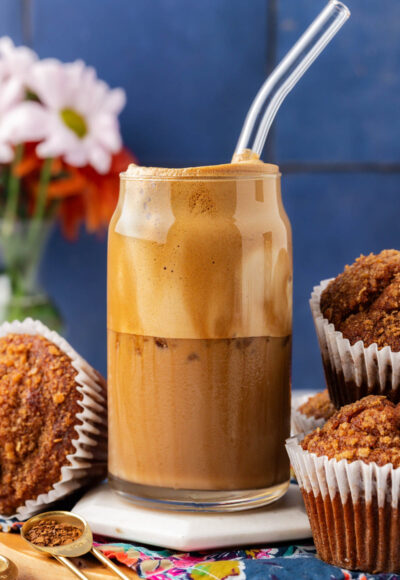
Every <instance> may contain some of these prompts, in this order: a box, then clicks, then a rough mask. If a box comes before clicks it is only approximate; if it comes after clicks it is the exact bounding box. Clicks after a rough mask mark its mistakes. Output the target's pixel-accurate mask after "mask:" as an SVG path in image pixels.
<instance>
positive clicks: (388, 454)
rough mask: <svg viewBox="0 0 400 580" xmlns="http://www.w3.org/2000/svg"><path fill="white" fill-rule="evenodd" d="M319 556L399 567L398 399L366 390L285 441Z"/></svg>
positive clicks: (377, 567) (366, 567)
mask: <svg viewBox="0 0 400 580" xmlns="http://www.w3.org/2000/svg"><path fill="white" fill-rule="evenodd" d="M286 448H287V451H288V454H289V457H290V461H291V464H292V466H293V468H294V471H295V473H296V477H297V480H298V482H299V485H300V488H301V491H302V495H303V499H304V503H305V505H306V510H307V514H308V517H309V520H310V525H311V529H312V533H313V538H314V542H315V546H316V548H317V552H318V555H319V557H320V558H321V559H322V560H324V561H325V562H328V563H330V564H333V565H335V566H340V567H343V568H350V569H355V570H363V571H365V572H371V573H377V572H399V571H400V543H399V541H398V536H399V532H400V513H399V508H400V505H399V496H400V405H395V404H394V403H392V402H391V401H389V400H388V399H387V398H386V397H384V396H377V395H370V396H368V397H365V398H363V399H361V400H360V401H356V402H355V403H350V404H349V405H346V406H345V407H343V408H342V409H341V410H340V411H337V412H336V413H335V414H334V415H333V416H332V417H331V418H330V419H329V420H328V421H327V422H326V423H325V425H324V427H322V428H317V429H316V430H315V431H313V432H312V433H310V434H308V435H307V436H306V437H305V438H304V439H303V440H300V439H299V438H297V437H292V438H291V439H288V441H287V442H286Z"/></svg>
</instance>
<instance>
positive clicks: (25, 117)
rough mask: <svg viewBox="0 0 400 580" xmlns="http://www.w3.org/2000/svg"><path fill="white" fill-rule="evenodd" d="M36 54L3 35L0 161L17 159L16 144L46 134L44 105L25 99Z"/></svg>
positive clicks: (0, 89)
mask: <svg viewBox="0 0 400 580" xmlns="http://www.w3.org/2000/svg"><path fill="white" fill-rule="evenodd" d="M36 61H37V56H36V54H35V53H34V52H33V51H32V50H30V49H29V48H26V47H25V46H18V47H16V46H14V43H13V42H12V40H11V39H10V38H8V37H3V38H0V163H10V162H12V160H13V159H14V148H13V145H15V144H17V143H22V142H24V141H39V140H40V139H41V138H42V136H43V122H44V118H43V114H42V112H43V107H41V106H40V105H39V104H38V103H33V102H29V101H25V100H24V99H25V97H26V94H27V91H28V88H29V87H28V84H27V82H28V78H29V75H30V71H31V69H32V66H33V64H34V63H35V62H36Z"/></svg>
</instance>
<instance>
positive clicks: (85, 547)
mask: <svg viewBox="0 0 400 580" xmlns="http://www.w3.org/2000/svg"><path fill="white" fill-rule="evenodd" d="M43 520H53V521H56V522H57V523H63V524H68V525H70V526H76V527H77V528H78V529H79V530H80V531H81V532H82V535H81V536H80V537H79V538H78V539H76V540H74V541H73V542H71V543H70V544H64V545H63V546H52V547H47V546H38V545H37V544H34V543H33V542H30V541H29V540H28V539H27V537H26V534H27V533H28V532H29V530H30V529H31V528H32V527H33V526H34V525H35V524H38V523H39V522H40V521H43ZM21 535H22V537H23V538H24V540H25V541H26V542H28V544H29V545H30V546H32V548H35V550H38V551H39V552H43V553H45V554H48V555H50V556H53V558H55V559H56V560H58V561H59V562H60V563H61V564H64V566H66V567H67V568H69V570H71V572H73V573H74V574H75V575H76V576H78V578H81V580H88V577H87V576H85V574H83V573H82V572H81V571H80V570H79V569H78V568H77V567H76V566H75V564H73V563H72V562H71V561H70V560H68V558H76V557H77V556H83V555H84V554H87V553H88V552H91V553H92V554H93V555H94V556H95V557H96V558H97V559H98V560H100V562H101V563H102V564H104V565H105V566H107V567H108V568H110V570H112V571H113V572H114V573H115V574H117V576H119V577H120V578H122V580H130V578H129V576H127V575H126V574H124V573H123V572H121V571H120V570H119V569H118V567H117V566H116V565H115V564H113V562H111V561H110V560H109V559H108V558H107V557H106V556H104V554H102V553H101V552H100V550H97V548H94V547H93V536H92V531H91V529H90V527H89V525H88V523H87V522H86V521H85V520H84V519H83V518H81V517H80V516H77V515H75V514H73V513H71V512H63V511H54V512H45V513H43V514H38V515H37V516H33V518H30V519H29V520H27V521H26V522H25V523H24V525H23V526H22V529H21Z"/></svg>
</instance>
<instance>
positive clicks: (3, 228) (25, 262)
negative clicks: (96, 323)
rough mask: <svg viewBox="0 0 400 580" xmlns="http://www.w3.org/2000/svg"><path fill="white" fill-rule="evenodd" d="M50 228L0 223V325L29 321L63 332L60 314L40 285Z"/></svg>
mask: <svg viewBox="0 0 400 580" xmlns="http://www.w3.org/2000/svg"><path fill="white" fill-rule="evenodd" d="M53 225H54V222H53V221H44V222H40V223H35V222H33V220H20V221H16V222H9V221H6V220H0V265H1V271H2V275H1V276H0V322H4V321H11V320H24V319H25V318H27V317H31V318H33V319H35V320H40V321H41V322H43V323H44V324H45V325H46V326H48V327H49V328H51V329H52V330H56V331H57V332H62V331H63V328H64V325H63V319H62V317H61V314H60V311H59V310H58V308H57V306H56V305H55V304H54V302H53V301H52V299H51V298H50V297H49V296H48V295H47V293H46V292H45V291H44V290H43V288H42V286H41V284H40V281H39V271H40V266H41V263H42V258H43V255H44V253H45V250H46V247H47V243H48V240H49V237H50V234H51V231H52V229H53Z"/></svg>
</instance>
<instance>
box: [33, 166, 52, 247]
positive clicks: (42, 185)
mask: <svg viewBox="0 0 400 580" xmlns="http://www.w3.org/2000/svg"><path fill="white" fill-rule="evenodd" d="M52 161H53V160H52V159H51V158H50V157H49V158H48V159H45V160H44V162H43V165H42V169H41V172H40V179H39V190H38V195H37V198H36V204H35V209H34V211H33V216H32V220H31V225H30V228H29V232H28V244H35V243H36V241H37V235H38V233H40V228H41V225H42V221H43V218H44V214H45V211H46V201H47V187H48V185H49V181H50V178H51V165H52Z"/></svg>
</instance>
